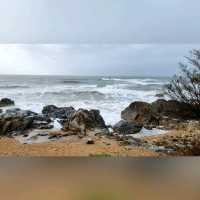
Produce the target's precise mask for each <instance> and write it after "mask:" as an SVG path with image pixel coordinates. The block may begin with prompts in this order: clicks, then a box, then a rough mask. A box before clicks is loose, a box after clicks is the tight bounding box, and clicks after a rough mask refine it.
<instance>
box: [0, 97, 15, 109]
mask: <svg viewBox="0 0 200 200" xmlns="http://www.w3.org/2000/svg"><path fill="white" fill-rule="evenodd" d="M13 105H15V102H14V101H12V100H11V99H8V98H3V99H1V100H0V107H6V106H13Z"/></svg>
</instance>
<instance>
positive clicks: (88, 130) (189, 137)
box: [0, 99, 200, 156]
mask: <svg viewBox="0 0 200 200" xmlns="http://www.w3.org/2000/svg"><path fill="white" fill-rule="evenodd" d="M13 105H14V101H12V100H11V99H2V100H0V107H1V108H3V107H6V109H4V110H2V109H1V110H0V136H1V139H0V140H1V141H2V140H5V139H6V138H15V139H19V140H18V141H22V142H21V143H22V144H20V145H26V144H31V145H32V144H34V143H42V142H53V141H54V142H59V141H62V142H65V141H66V140H72V141H73V140H74V138H76V141H84V145H88V146H95V145H96V141H99V140H100V141H104V140H108V141H109V142H107V144H104V145H106V146H111V147H112V144H113V142H114V143H115V145H118V148H119V149H120V148H121V147H124V148H127V153H125V155H132V154H129V153H128V151H130V150H131V149H132V150H133V149H137V148H140V149H141V148H142V149H144V150H146V151H148V152H149V151H151V152H152V154H150V155H154V154H153V152H155V153H158V154H155V155H161V156H162V155H166V156H167V155H200V150H199V147H198V146H199V143H200V137H199V135H198V134H199V130H200V120H199V119H198V117H197V116H196V115H195V114H194V112H193V111H192V109H191V108H190V106H189V105H187V104H184V103H180V102H177V101H172V100H169V101H166V100H163V99H159V100H157V101H155V102H153V103H151V104H150V103H146V102H133V103H131V104H130V105H129V106H128V107H127V108H126V109H125V110H123V111H122V113H121V121H120V122H118V123H116V124H115V125H114V126H107V125H106V122H105V121H104V119H103V117H102V116H101V114H100V111H99V110H85V109H79V110H75V109H74V108H73V107H56V106H55V105H48V106H45V107H44V108H43V110H42V113H35V112H32V111H29V110H21V109H19V108H12V109H9V108H8V106H13ZM55 122H57V123H58V124H59V126H60V128H59V129H58V128H56V127H55ZM143 129H145V130H148V131H151V132H154V131H155V130H160V131H161V130H164V131H166V133H165V134H163V135H160V136H152V137H141V138H138V137H136V135H140V132H141V131H142V130H143ZM173 132H176V133H174V134H172V133H173ZM177 133H179V134H177ZM182 133H184V134H182ZM153 137H157V138H156V140H154V139H153ZM82 144H83V143H82ZM41 145H42V144H41ZM77 148H78V147H77ZM7 153H8V154H9V152H7ZM94 153H95V152H94ZM97 153H98V152H97ZM104 153H106V152H104ZM119 155H120V154H119ZM135 156H137V155H135ZM138 156H139V155H138Z"/></svg>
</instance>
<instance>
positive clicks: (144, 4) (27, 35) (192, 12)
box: [0, 0, 200, 43]
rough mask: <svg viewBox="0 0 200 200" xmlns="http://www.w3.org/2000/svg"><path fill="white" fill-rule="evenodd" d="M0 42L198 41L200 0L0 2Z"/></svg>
mask: <svg viewBox="0 0 200 200" xmlns="http://www.w3.org/2000/svg"><path fill="white" fill-rule="evenodd" d="M0 3H1V4H0V42H4V43H8V42H17V43H21V42H23V43H24V42H25V43H30V42H39V43H44V42H45V43H57V42H65V43H71V42H75V43H80V42H82V43H123V42H127V43H197V42H199V43H200V37H199V35H200V21H199V19H200V12H199V8H200V1H199V0H0Z"/></svg>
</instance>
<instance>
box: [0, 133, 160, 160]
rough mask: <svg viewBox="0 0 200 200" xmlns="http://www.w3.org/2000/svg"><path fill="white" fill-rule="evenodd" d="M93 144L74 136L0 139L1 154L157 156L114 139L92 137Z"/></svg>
mask: <svg viewBox="0 0 200 200" xmlns="http://www.w3.org/2000/svg"><path fill="white" fill-rule="evenodd" d="M93 139H94V141H95V144H93V145H88V144H86V140H85V139H84V138H83V139H79V138H78V137H76V136H72V137H67V138H66V139H64V140H61V141H50V142H46V143H40V144H21V143H19V142H18V141H16V140H15V139H13V138H6V137H2V138H1V139H0V155H1V156H136V157H137V156H159V154H158V153H155V152H153V151H150V150H146V149H144V148H140V147H129V146H120V145H119V143H118V142H117V141H115V140H111V139H108V138H100V139H99V138H93Z"/></svg>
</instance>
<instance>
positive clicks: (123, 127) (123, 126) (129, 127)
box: [113, 120, 142, 135]
mask: <svg viewBox="0 0 200 200" xmlns="http://www.w3.org/2000/svg"><path fill="white" fill-rule="evenodd" d="M113 130H114V131H115V132H117V133H119V134H123V135H131V134H136V133H139V132H140V131H141V130H142V126H141V125H138V124H135V123H133V122H128V121H125V120H121V121H120V122H118V123H117V124H115V125H114V126H113Z"/></svg>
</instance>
